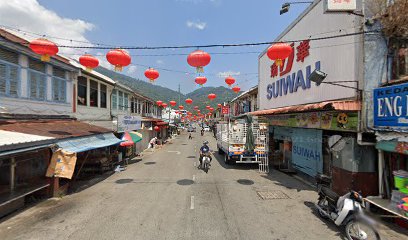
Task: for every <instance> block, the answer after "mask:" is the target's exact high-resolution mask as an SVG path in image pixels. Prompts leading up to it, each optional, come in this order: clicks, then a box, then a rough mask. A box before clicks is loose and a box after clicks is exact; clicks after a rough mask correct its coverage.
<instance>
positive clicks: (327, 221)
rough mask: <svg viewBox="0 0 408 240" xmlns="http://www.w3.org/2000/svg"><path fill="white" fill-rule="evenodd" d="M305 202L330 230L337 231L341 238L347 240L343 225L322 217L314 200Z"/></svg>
mask: <svg viewBox="0 0 408 240" xmlns="http://www.w3.org/2000/svg"><path fill="white" fill-rule="evenodd" d="M303 203H304V204H305V206H306V207H308V208H310V211H311V213H312V214H313V215H315V216H316V217H317V218H319V219H320V220H321V221H322V222H323V223H325V224H326V225H327V227H329V228H330V230H332V231H335V232H337V234H336V236H338V237H339V238H340V239H343V240H347V237H346V236H345V235H344V234H343V233H342V232H341V231H342V230H343V229H342V228H341V227H337V226H336V225H334V223H333V222H331V221H329V220H326V219H323V218H322V217H320V215H319V213H318V212H317V209H316V207H315V205H314V203H313V202H309V201H305V202H303Z"/></svg>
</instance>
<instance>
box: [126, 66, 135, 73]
mask: <svg viewBox="0 0 408 240" xmlns="http://www.w3.org/2000/svg"><path fill="white" fill-rule="evenodd" d="M136 71H137V67H136V66H135V65H130V66H129V67H127V71H126V73H127V74H128V75H133V74H135V73H136Z"/></svg>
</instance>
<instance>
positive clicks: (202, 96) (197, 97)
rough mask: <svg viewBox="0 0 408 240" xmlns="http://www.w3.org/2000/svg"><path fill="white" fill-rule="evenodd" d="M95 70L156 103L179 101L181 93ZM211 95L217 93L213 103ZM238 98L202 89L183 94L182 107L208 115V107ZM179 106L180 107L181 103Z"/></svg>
mask: <svg viewBox="0 0 408 240" xmlns="http://www.w3.org/2000/svg"><path fill="white" fill-rule="evenodd" d="M95 70H96V71H98V72H100V73H102V74H103V75H106V76H108V77H110V78H112V79H113V80H115V81H118V82H120V83H122V84H123V85H126V86H128V87H130V88H132V89H133V90H134V91H135V92H138V93H140V94H142V95H144V96H146V97H149V98H151V99H153V100H155V101H156V100H162V101H163V102H166V103H168V102H169V101H170V100H174V101H178V96H179V93H178V92H177V91H174V90H171V89H169V88H166V87H162V86H159V85H154V84H151V83H148V82H146V81H142V80H140V79H136V78H132V77H129V76H127V75H124V74H121V73H118V72H115V71H112V70H109V69H107V68H104V67H98V68H96V69H95ZM210 93H215V94H216V95H217V98H216V99H214V100H213V101H210V100H209V99H208V94H210ZM236 96H237V94H236V93H234V92H233V91H232V90H231V89H228V88H226V87H202V88H199V89H197V90H195V91H193V92H191V93H188V94H181V97H180V98H181V101H182V102H181V105H183V106H185V109H186V110H189V111H192V110H193V107H194V106H198V107H199V108H200V109H201V111H202V112H203V113H206V112H208V111H206V110H205V107H206V106H208V105H210V106H211V107H213V108H214V109H216V108H217V104H218V103H223V102H228V101H230V100H231V99H233V98H234V97H236ZM187 98H191V99H193V104H192V105H191V106H190V105H187V104H186V103H185V102H184V100H186V99H187ZM177 104H178V105H180V103H177ZM204 110H205V111H204Z"/></svg>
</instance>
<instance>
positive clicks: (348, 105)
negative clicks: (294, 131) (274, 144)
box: [249, 101, 361, 116]
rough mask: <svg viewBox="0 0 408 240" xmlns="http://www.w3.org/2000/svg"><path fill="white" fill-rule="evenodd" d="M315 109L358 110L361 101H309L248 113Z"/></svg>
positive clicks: (257, 113)
mask: <svg viewBox="0 0 408 240" xmlns="http://www.w3.org/2000/svg"><path fill="white" fill-rule="evenodd" d="M316 110H325V111H330V110H340V111H360V110H361V102H360V101H332V102H321V103H311V104H305V105H296V106H290V107H282V108H274V109H268V110H259V111H255V112H250V113H249V114H250V115H254V116H261V115H274V114H283V113H295V112H307V111H316Z"/></svg>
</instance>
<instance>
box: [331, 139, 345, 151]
mask: <svg viewBox="0 0 408 240" xmlns="http://www.w3.org/2000/svg"><path fill="white" fill-rule="evenodd" d="M346 143H347V139H346V138H341V139H340V140H339V141H337V142H336V143H335V144H334V145H333V147H332V148H331V150H332V151H333V152H340V151H341V150H343V149H344V147H345V146H346Z"/></svg>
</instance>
